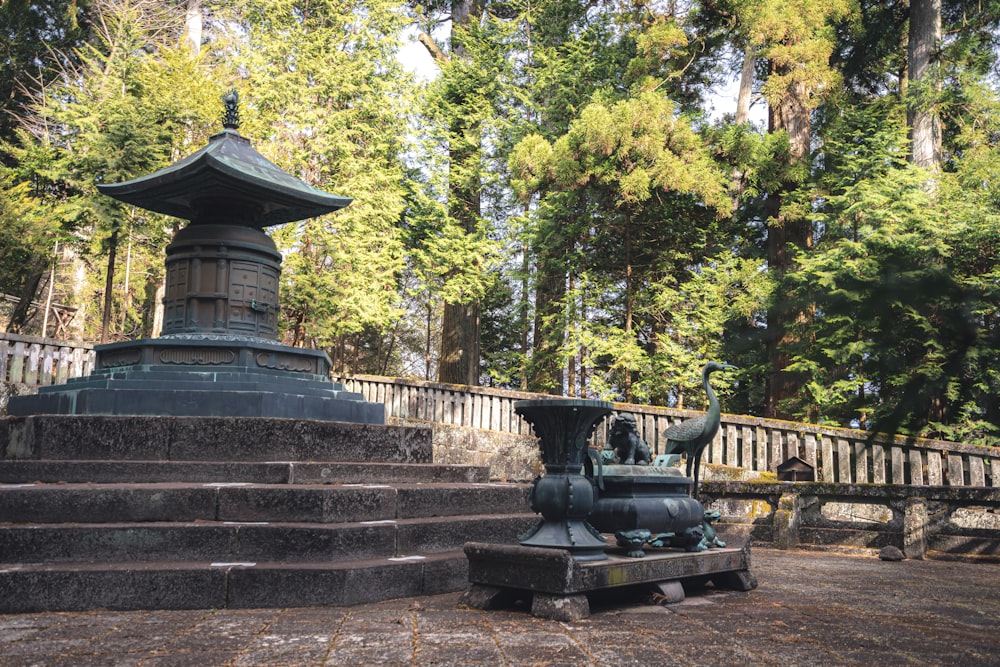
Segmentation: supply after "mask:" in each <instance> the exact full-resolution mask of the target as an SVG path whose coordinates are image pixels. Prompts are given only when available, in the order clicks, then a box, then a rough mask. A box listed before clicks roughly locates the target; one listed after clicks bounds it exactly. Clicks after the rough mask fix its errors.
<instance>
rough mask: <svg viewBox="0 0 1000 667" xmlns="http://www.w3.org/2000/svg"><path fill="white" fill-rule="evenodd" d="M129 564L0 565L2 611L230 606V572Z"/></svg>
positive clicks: (27, 611) (177, 566)
mask: <svg viewBox="0 0 1000 667" xmlns="http://www.w3.org/2000/svg"><path fill="white" fill-rule="evenodd" d="M160 565H161V566H160V567H155V568H154V567H148V566H147V567H142V566H132V567H129V568H127V569H119V568H108V567H105V566H102V565H77V566H73V567H61V568H53V567H49V566H34V567H32V566H22V567H19V568H9V567H8V568H5V569H2V570H0V591H3V596H2V601H0V607H2V611H3V613H15V614H23V613H31V612H41V611H47V610H50V609H61V610H64V611H75V610H91V609H218V608H221V607H225V605H226V573H225V571H223V570H221V569H219V568H208V567H204V566H203V565H202V566H198V567H190V566H185V565H183V564H173V565H170V566H163V565H164V564H160Z"/></svg>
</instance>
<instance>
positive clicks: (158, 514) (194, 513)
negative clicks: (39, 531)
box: [0, 484, 216, 523]
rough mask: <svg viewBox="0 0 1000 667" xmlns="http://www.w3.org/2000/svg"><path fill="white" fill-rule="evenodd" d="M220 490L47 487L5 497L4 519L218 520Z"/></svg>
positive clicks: (1, 496) (1, 499) (0, 512)
mask: <svg viewBox="0 0 1000 667" xmlns="http://www.w3.org/2000/svg"><path fill="white" fill-rule="evenodd" d="M215 493H216V492H215V489H212V488H205V487H191V486H186V487H175V486H168V485H161V484H157V485H147V486H140V485H135V484H130V485H120V484H119V485H100V486H95V485H89V484H88V485H59V486H51V485H42V484H36V485H32V486H25V487H20V488H14V489H4V490H3V492H2V493H0V517H4V519H5V520H7V521H12V522H16V523H29V522H37V523H114V522H122V521H212V520H214V519H215Z"/></svg>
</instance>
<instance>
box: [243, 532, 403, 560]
mask: <svg viewBox="0 0 1000 667" xmlns="http://www.w3.org/2000/svg"><path fill="white" fill-rule="evenodd" d="M235 529H236V533H237V536H238V543H239V544H238V547H237V550H236V551H235V552H234V554H235V555H236V559H237V560H241V561H285V562H304V561H314V562H317V563H322V562H326V563H331V562H333V561H342V560H349V559H359V558H360V559H363V558H376V557H386V556H390V555H392V554H393V553H395V548H396V530H395V526H393V525H392V524H378V525H369V526H366V525H352V526H316V525H307V524H295V525H287V524H272V525H253V524H240V525H236V526H235Z"/></svg>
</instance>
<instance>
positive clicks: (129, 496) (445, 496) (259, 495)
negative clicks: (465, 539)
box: [0, 482, 529, 553]
mask: <svg viewBox="0 0 1000 667" xmlns="http://www.w3.org/2000/svg"><path fill="white" fill-rule="evenodd" d="M528 488H529V487H528V486H526V485H520V484H499V483H494V484H491V483H486V484H394V485H391V486H390V485H388V484H252V483H247V482H208V483H193V484H192V483H184V482H168V483H144V484H134V483H128V484H13V485H3V486H0V521H2V522H4V523H13V524H29V523H104V522H112V523H119V522H148V521H174V522H191V521H255V522H256V521H270V522H274V521H281V522H315V523H348V522H358V521H383V520H387V519H413V518H420V517H434V516H455V515H468V514H505V513H510V514H519V513H523V512H525V511H527V509H528V498H527V494H528ZM0 553H2V552H0Z"/></svg>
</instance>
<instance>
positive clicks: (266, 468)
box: [0, 459, 489, 484]
mask: <svg viewBox="0 0 1000 667" xmlns="http://www.w3.org/2000/svg"><path fill="white" fill-rule="evenodd" d="M400 480H406V481H407V482H408V483H422V484H438V483H441V484H448V483H452V484H454V483H469V484H474V483H485V482H488V481H489V470H488V469H487V468H483V467H480V466H464V465H437V464H434V463H419V464H418V463H354V462H345V461H339V462H333V463H309V462H299V461H270V462H263V461H47V460H31V459H21V460H9V459H8V460H3V459H0V484H30V483H34V482H66V483H86V482H89V483H93V484H111V483H122V482H129V483H153V482H199V483H212V482H221V483H225V482H249V483H254V484H396V483H398V482H399V481H400Z"/></svg>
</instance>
